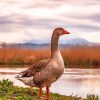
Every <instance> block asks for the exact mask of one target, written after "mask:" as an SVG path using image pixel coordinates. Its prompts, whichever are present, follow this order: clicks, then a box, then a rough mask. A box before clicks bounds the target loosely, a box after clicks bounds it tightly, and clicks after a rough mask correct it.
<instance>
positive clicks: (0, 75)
mask: <svg viewBox="0 0 100 100" xmlns="http://www.w3.org/2000/svg"><path fill="white" fill-rule="evenodd" d="M25 69H26V68H0V80H2V79H9V80H11V81H13V82H14V85H17V86H23V87H26V85H24V84H23V83H22V82H20V81H19V80H16V79H15V78H14V77H15V75H16V74H17V73H18V72H21V71H23V70H25ZM50 90H51V91H52V92H54V93H60V94H64V95H73V96H76V95H77V96H81V97H86V96H87V94H95V95H98V96H99V98H100V69H65V71H64V74H63V75H62V77H61V78H60V79H59V80H58V81H57V82H55V83H53V84H52V86H51V88H50Z"/></svg>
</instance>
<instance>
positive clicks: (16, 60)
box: [0, 46, 100, 68]
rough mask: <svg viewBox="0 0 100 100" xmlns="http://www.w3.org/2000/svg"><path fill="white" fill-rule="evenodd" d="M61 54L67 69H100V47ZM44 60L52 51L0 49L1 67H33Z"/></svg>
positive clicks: (76, 48)
mask: <svg viewBox="0 0 100 100" xmlns="http://www.w3.org/2000/svg"><path fill="white" fill-rule="evenodd" d="M61 52H62V56H63V59H64V62H65V66H66V67H77V68H95V67H96V68H99V67H100V47H96V46H95V47H81V46H78V47H70V48H65V49H61ZM44 58H50V49H41V50H36V49H34V50H33V49H20V48H19V49H18V48H0V64H1V65H2V64H5V65H22V64H23V65H25V64H27V65H31V64H33V63H34V62H36V61H38V60H40V59H44Z"/></svg>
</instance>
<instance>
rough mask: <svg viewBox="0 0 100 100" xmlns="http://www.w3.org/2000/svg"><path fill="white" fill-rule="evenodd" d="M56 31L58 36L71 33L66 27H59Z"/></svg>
mask: <svg viewBox="0 0 100 100" xmlns="http://www.w3.org/2000/svg"><path fill="white" fill-rule="evenodd" d="M54 33H55V34H56V35H58V36H61V35H64V34H70V33H69V32H68V31H66V30H65V29H63V28H61V27H58V28H56V29H55V30H54Z"/></svg>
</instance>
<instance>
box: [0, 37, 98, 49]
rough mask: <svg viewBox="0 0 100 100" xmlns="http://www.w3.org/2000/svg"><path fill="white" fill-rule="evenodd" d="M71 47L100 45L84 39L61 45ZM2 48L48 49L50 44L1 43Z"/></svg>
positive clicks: (68, 41)
mask: <svg viewBox="0 0 100 100" xmlns="http://www.w3.org/2000/svg"><path fill="white" fill-rule="evenodd" d="M70 46H100V43H94V42H89V41H87V40H85V39H82V38H75V39H70V40H67V42H66V43H65V44H60V47H62V48H66V47H70ZM0 47H4V48H5V47H6V48H36V49H37V48H48V47H50V43H41V44H37V43H29V42H28V43H10V44H8V43H0Z"/></svg>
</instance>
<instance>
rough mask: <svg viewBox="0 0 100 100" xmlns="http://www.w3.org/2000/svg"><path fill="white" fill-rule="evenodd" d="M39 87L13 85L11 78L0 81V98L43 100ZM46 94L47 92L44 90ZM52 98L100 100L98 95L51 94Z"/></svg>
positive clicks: (59, 99)
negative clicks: (40, 96)
mask: <svg viewBox="0 0 100 100" xmlns="http://www.w3.org/2000/svg"><path fill="white" fill-rule="evenodd" d="M38 94H39V91H38V89H30V88H23V87H16V86H13V83H12V82H11V81H9V80H3V81H0V100H42V99H40V98H39V96H38ZM44 95H45V92H44ZM51 100H99V98H98V96H94V95H92V96H87V98H86V99H82V98H81V97H74V96H64V95H59V94H53V93H52V94H51Z"/></svg>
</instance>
